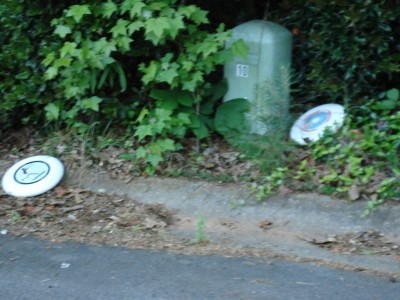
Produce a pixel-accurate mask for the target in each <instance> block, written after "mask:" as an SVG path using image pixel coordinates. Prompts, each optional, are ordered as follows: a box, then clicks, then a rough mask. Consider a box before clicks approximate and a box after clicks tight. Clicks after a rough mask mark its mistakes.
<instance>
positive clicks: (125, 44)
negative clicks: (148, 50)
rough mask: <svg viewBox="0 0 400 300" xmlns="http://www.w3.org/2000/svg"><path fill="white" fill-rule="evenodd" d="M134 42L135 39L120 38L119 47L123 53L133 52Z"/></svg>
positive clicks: (118, 39) (118, 40)
mask: <svg viewBox="0 0 400 300" xmlns="http://www.w3.org/2000/svg"><path fill="white" fill-rule="evenodd" d="M132 42H133V39H131V38H130V37H127V36H123V37H119V38H117V46H118V47H119V50H120V51H121V52H122V53H125V52H128V51H129V50H131V46H130V45H131V43H132Z"/></svg>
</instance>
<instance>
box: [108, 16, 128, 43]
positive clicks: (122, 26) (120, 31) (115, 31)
mask: <svg viewBox="0 0 400 300" xmlns="http://www.w3.org/2000/svg"><path fill="white" fill-rule="evenodd" d="M128 24H129V21H127V20H122V19H119V20H118V21H117V24H116V25H115V26H114V27H113V28H111V30H110V32H111V33H112V36H113V38H116V37H117V36H119V35H122V36H126V35H127V31H126V30H127V26H128Z"/></svg>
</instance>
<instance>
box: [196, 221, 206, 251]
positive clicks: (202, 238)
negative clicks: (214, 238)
mask: <svg viewBox="0 0 400 300" xmlns="http://www.w3.org/2000/svg"><path fill="white" fill-rule="evenodd" d="M205 226H206V219H205V217H204V216H203V215H199V218H198V220H197V224H196V243H198V244H200V243H205V242H207V238H206V233H205V230H204V228H205Z"/></svg>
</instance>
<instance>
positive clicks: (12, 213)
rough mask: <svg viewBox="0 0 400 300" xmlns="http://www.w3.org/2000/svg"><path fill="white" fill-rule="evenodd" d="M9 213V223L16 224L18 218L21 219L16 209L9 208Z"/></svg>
mask: <svg viewBox="0 0 400 300" xmlns="http://www.w3.org/2000/svg"><path fill="white" fill-rule="evenodd" d="M9 214H10V217H11V218H10V219H9V221H10V223H11V224H16V223H17V222H18V221H19V220H20V219H21V215H20V214H19V213H18V212H17V211H16V210H14V209H13V210H11V211H10V212H9Z"/></svg>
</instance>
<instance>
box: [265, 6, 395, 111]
mask: <svg viewBox="0 0 400 300" xmlns="http://www.w3.org/2000/svg"><path fill="white" fill-rule="evenodd" d="M399 15H400V5H399V1H396V0H380V1H363V0H357V1H348V0H340V1H339V0H335V1H332V0H331V1H321V0H313V1H297V0H293V1H283V2H282V3H281V4H280V5H279V6H278V7H276V8H275V9H274V10H273V11H271V12H270V14H269V15H268V16H269V18H270V19H273V20H275V21H276V22H279V23H281V24H283V25H284V26H286V27H288V28H289V29H291V30H292V32H293V35H294V51H293V67H294V70H295V73H296V75H297V80H296V84H295V86H296V88H297V92H295V93H294V94H293V95H294V101H295V102H297V103H298V102H302V101H306V102H308V101H311V102H315V101H317V102H324V103H326V102H339V103H344V102H347V101H351V103H354V104H358V103H360V102H364V99H363V96H369V95H374V94H377V93H378V92H380V91H382V90H387V89H389V88H392V87H394V86H396V85H398V84H399V83H400V82H399V74H400V49H399V38H400V23H399V20H398V16H399Z"/></svg>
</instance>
